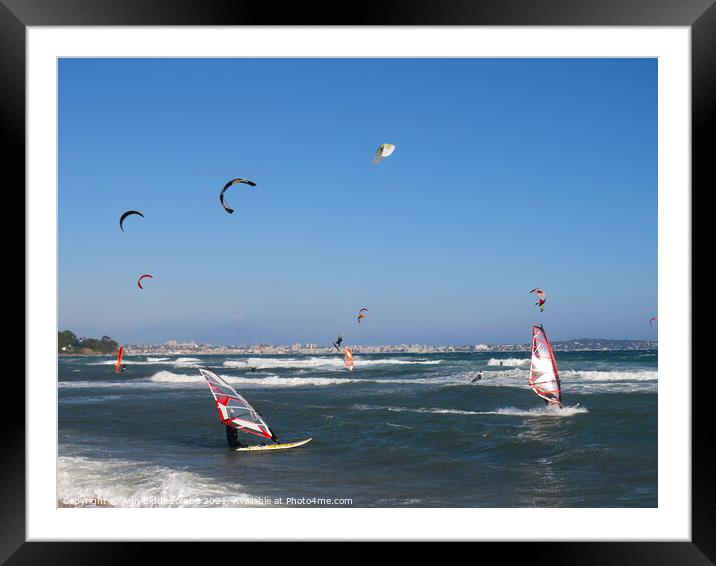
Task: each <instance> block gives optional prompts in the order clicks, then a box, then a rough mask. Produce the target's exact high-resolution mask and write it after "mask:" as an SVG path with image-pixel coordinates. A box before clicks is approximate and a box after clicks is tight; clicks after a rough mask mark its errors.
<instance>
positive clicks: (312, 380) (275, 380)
mask: <svg viewBox="0 0 716 566" xmlns="http://www.w3.org/2000/svg"><path fill="white" fill-rule="evenodd" d="M221 377H222V378H223V379H224V380H225V381H227V382H228V383H231V384H234V385H241V386H253V387H266V386H270V387H309V386H312V385H319V386H320V385H340V384H343V383H353V382H355V381H357V380H355V379H342V378H328V377H279V376H277V375H270V376H268V377H239V376H236V375H222V376H221ZM149 379H150V381H152V382H155V383H204V378H203V377H202V376H200V375H196V376H195V375H185V374H178V373H172V372H169V371H160V372H158V373H155V374H154V375H153V376H152V377H150V378H149Z"/></svg>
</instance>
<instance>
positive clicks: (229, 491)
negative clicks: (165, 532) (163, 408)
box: [57, 456, 250, 507]
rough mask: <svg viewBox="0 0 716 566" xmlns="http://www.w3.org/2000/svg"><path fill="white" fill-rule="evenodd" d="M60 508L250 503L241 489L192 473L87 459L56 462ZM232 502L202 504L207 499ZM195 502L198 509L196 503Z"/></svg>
mask: <svg viewBox="0 0 716 566" xmlns="http://www.w3.org/2000/svg"><path fill="white" fill-rule="evenodd" d="M57 497H58V503H59V504H62V505H68V506H80V507H81V506H94V505H95V504H96V503H94V501H95V500H102V501H106V504H108V505H109V506H117V507H218V506H230V507H236V506H241V504H240V503H239V502H236V501H233V500H234V499H238V500H239V501H240V500H241V498H249V497H250V496H248V495H247V494H245V493H243V487H242V486H240V485H239V484H231V483H218V482H217V481H216V480H213V479H211V478H207V477H203V476H201V475H199V474H196V473H193V472H186V471H182V470H174V469H172V468H168V467H166V466H158V465H154V464H148V463H144V462H137V461H126V460H119V459H108V460H96V459H93V458H88V457H85V456H60V457H59V458H58V459H57ZM219 497H222V498H226V499H228V498H231V499H232V501H227V502H226V505H224V504H223V503H221V502H216V501H212V502H203V503H202V501H203V500H205V499H206V498H219ZM196 500H199V503H197V502H196Z"/></svg>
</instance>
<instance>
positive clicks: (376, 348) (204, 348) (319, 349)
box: [125, 338, 658, 355]
mask: <svg viewBox="0 0 716 566" xmlns="http://www.w3.org/2000/svg"><path fill="white" fill-rule="evenodd" d="M530 347H531V346H530V344H476V345H474V346H473V345H445V346H430V345H425V344H382V345H373V346H371V345H359V344H353V345H351V348H353V350H354V352H356V353H361V354H382V353H393V354H396V353H410V354H433V353H447V354H449V353H467V352H529V350H530ZM125 348H126V350H127V353H128V354H132V355H143V354H179V355H181V354H239V355H240V354H252V355H256V354H258V355H262V354H263V355H275V354H331V353H336V350H335V348H333V347H332V346H319V345H318V344H314V343H311V342H307V343H304V344H301V343H299V342H296V343H294V344H291V345H290V346H281V345H273V344H270V345H267V344H263V343H261V344H256V345H247V346H241V345H239V346H214V345H211V344H199V343H197V342H196V341H194V340H191V341H189V342H177V341H176V340H168V341H167V342H164V343H163V344H134V345H127V346H125ZM552 348H553V349H554V350H555V351H559V352H580V351H594V350H656V349H657V348H658V343H657V342H655V341H652V340H606V339H600V338H580V339H579V340H567V341H562V342H552Z"/></svg>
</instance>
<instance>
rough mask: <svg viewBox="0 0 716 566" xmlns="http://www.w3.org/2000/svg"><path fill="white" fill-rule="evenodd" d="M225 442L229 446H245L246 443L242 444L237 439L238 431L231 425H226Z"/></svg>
mask: <svg viewBox="0 0 716 566" xmlns="http://www.w3.org/2000/svg"><path fill="white" fill-rule="evenodd" d="M226 442H228V443H229V446H230V447H231V448H246V447H247V446H248V444H242V443H241V441H240V440H239V431H238V430H236V429H235V428H234V427H233V426H229V425H226Z"/></svg>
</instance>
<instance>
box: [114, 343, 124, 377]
mask: <svg viewBox="0 0 716 566" xmlns="http://www.w3.org/2000/svg"><path fill="white" fill-rule="evenodd" d="M123 356H124V346H120V347H119V353H118V354H117V365H116V366H114V373H122V357H123Z"/></svg>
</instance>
